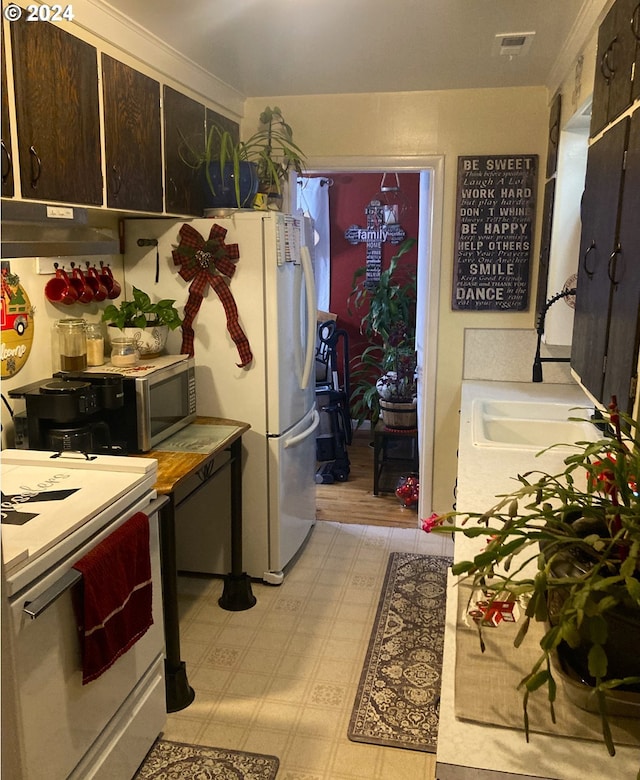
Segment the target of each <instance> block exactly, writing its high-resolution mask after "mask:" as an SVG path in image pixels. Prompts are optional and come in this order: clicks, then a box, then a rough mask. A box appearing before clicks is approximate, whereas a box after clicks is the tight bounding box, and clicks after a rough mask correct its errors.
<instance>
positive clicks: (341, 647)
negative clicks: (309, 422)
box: [163, 521, 451, 780]
mask: <svg viewBox="0 0 640 780" xmlns="http://www.w3.org/2000/svg"><path fill="white" fill-rule="evenodd" d="M396 551H398V552H416V553H423V554H428V555H450V554H451V543H450V540H449V539H447V538H446V537H443V536H439V535H436V534H433V535H429V534H425V533H424V532H422V531H419V530H417V529H405V528H389V527H382V526H363V525H351V524H341V523H333V522H325V521H320V522H317V523H316V525H315V527H314V530H313V533H312V534H311V537H310V539H309V541H308V543H307V545H306V547H305V548H304V550H303V552H302V555H301V556H300V557H299V559H298V560H297V562H296V563H295V564H294V566H293V567H292V569H291V570H290V572H289V573H288V574H287V576H286V577H285V580H284V582H283V584H282V585H280V586H270V585H264V584H261V583H253V584H252V590H253V594H254V595H255V596H256V599H257V603H256V605H255V606H254V607H252V608H251V609H249V610H246V611H243V612H228V611H225V610H223V609H221V608H220V607H219V606H218V603H217V600H218V597H219V595H220V593H221V592H222V581H221V580H220V579H215V578H208V577H199V576H192V575H188V576H187V575H185V576H180V577H179V586H178V587H179V601H180V615H181V616H180V629H181V654H182V659H183V660H184V661H185V662H186V666H187V675H188V678H189V682H190V684H191V686H192V687H193V688H194V690H195V691H196V697H195V700H194V702H193V703H192V704H191V705H190V706H189V707H187V708H186V709H184V710H182V711H180V712H176V713H173V714H170V715H168V717H167V723H166V728H165V731H164V734H163V737H164V738H165V739H170V740H176V741H180V742H188V743H191V744H198V745H210V746H214V747H221V748H228V749H233V750H245V751H249V752H252V753H267V754H269V755H275V756H277V757H278V758H279V759H280V769H279V772H278V780H433V778H434V777H435V755H434V754H432V753H422V752H418V751H413V750H403V749H400V748H388V747H380V746H377V745H365V744H360V743H355V742H351V741H350V740H349V739H348V738H347V726H348V723H349V718H350V715H351V710H352V707H353V703H354V700H355V696H356V690H357V687H358V682H359V679H360V674H361V672H362V668H363V663H364V658H365V654H366V650H367V646H368V643H369V637H370V634H371V630H372V627H373V621H374V617H375V614H376V608H377V605H378V600H379V597H380V593H381V590H382V584H383V580H384V575H385V572H386V569H387V563H388V559H389V554H390V553H391V552H396ZM443 609H444V604H443Z"/></svg>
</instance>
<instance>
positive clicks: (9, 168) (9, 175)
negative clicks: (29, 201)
mask: <svg viewBox="0 0 640 780" xmlns="http://www.w3.org/2000/svg"><path fill="white" fill-rule="evenodd" d="M0 99H1V100H2V140H1V141H0V154H1V155H2V160H1V164H2V195H3V196H4V197H7V198H10V197H12V196H13V192H14V183H13V159H12V157H11V124H10V122H9V100H8V98H7V61H6V57H5V53H4V46H3V47H2V94H1V95H0Z"/></svg>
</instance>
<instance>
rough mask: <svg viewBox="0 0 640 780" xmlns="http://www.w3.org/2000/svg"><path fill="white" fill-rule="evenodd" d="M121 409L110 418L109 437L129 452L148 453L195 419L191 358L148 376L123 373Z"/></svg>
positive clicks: (193, 371) (193, 367) (193, 369)
mask: <svg viewBox="0 0 640 780" xmlns="http://www.w3.org/2000/svg"><path fill="white" fill-rule="evenodd" d="M122 385H123V390H124V405H123V408H122V410H121V412H122V413H121V414H119V415H114V416H112V419H111V420H110V423H109V427H110V428H111V437H112V439H115V440H118V439H119V440H124V441H125V442H126V447H127V450H128V451H129V452H148V451H149V450H152V449H153V448H154V447H155V446H156V445H157V444H159V443H160V442H161V441H164V439H166V438H168V437H169V436H171V435H172V434H173V433H175V432H176V431H179V430H180V429H181V428H185V427H186V426H187V425H189V423H191V422H193V420H195V418H196V377H195V365H194V360H193V358H187V359H185V360H180V361H178V362H175V363H172V364H170V365H166V366H163V367H160V368H157V369H156V370H154V371H151V372H150V373H148V374H142V375H135V374H130V373H125V372H123V377H122Z"/></svg>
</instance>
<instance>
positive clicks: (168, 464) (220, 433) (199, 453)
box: [139, 417, 251, 495]
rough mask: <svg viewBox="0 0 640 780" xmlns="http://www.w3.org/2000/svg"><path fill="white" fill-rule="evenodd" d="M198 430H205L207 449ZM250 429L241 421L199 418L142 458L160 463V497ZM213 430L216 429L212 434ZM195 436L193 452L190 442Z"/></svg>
mask: <svg viewBox="0 0 640 780" xmlns="http://www.w3.org/2000/svg"><path fill="white" fill-rule="evenodd" d="M199 426H206V446H205V447H203V446H202V442H200V441H199V437H198V436H197V431H198V427H199ZM250 427H251V426H250V425H249V424H248V423H245V422H240V421H238V420H227V419H224V418H222V417H197V418H196V420H195V421H194V422H193V423H191V425H188V426H187V427H186V428H183V429H182V430H181V431H178V433H176V434H174V435H173V436H170V437H169V438H168V439H165V440H164V441H162V442H160V444H158V445H157V446H156V448H155V449H153V450H150V451H149V452H145V453H143V454H142V455H140V456H139V457H143V458H154V459H155V460H157V461H158V477H157V481H156V483H155V485H154V487H155V489H156V490H157V491H158V493H160V494H162V495H166V494H169V493H171V492H172V491H173V490H175V488H176V487H177V486H178V485H179V484H180V482H181V480H183V479H185V478H186V477H188V476H189V475H190V474H192V473H193V472H194V471H195V470H196V469H197V468H198V467H199V466H200V465H201V464H202V463H204V461H205V460H207V459H208V458H210V457H212V456H215V455H216V454H217V453H219V452H222V451H223V450H224V449H226V448H227V447H229V446H230V445H231V444H233V442H234V441H236V440H237V439H238V438H239V437H240V436H242V435H243V434H244V433H245V432H246V431H248V430H249V428H250ZM212 429H215V430H214V431H213V434H212ZM192 434H195V436H193V446H191V448H190V443H189V438H190V437H191V435H192Z"/></svg>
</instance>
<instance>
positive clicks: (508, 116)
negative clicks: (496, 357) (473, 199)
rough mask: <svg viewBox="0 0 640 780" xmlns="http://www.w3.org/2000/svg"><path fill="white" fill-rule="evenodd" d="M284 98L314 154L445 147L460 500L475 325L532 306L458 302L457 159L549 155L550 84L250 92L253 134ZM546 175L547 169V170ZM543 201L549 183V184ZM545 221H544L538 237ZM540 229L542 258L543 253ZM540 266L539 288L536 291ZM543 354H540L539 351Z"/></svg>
mask: <svg viewBox="0 0 640 780" xmlns="http://www.w3.org/2000/svg"><path fill="white" fill-rule="evenodd" d="M274 104H276V105H279V106H280V108H281V109H282V111H283V113H284V115H285V117H286V119H287V121H288V122H289V123H290V124H291V125H292V127H293V128H294V132H295V137H296V140H297V141H298V143H299V144H300V146H301V148H302V149H303V150H304V151H305V153H306V154H307V155H308V157H309V158H310V161H311V163H312V162H313V158H322V157H328V156H331V157H332V158H334V159H335V158H338V157H340V156H344V157H359V158H362V159H366V160H367V161H368V162H373V161H375V158H376V157H387V158H388V157H394V156H397V157H398V158H407V157H416V156H428V155H442V156H444V171H445V173H444V179H445V181H444V204H443V205H444V211H443V233H442V252H441V256H440V257H439V258H435V260H436V261H438V262H439V263H440V266H441V277H440V311H439V327H438V334H439V335H438V361H437V383H436V425H435V439H436V440H435V459H434V508H435V509H436V510H437V511H445V510H447V509H449V508H450V507H451V503H452V496H453V486H454V483H455V475H456V471H457V462H456V443H457V438H458V410H459V403H460V383H461V381H462V376H463V353H464V333H465V329H467V328H501V329H510V328H516V329H531V328H533V326H534V322H533V314H532V312H531V311H527V312H523V313H505V314H494V313H475V314H474V313H467V312H459V311H452V310H451V303H450V302H451V287H452V274H453V249H454V243H453V242H454V227H455V199H456V175H457V158H458V156H459V155H468V154H538V155H539V156H540V164H541V165H543V164H544V161H545V158H546V140H547V125H548V95H547V91H546V90H545V89H542V88H529V89H493V90H455V91H446V92H419V93H394V94H363V95H339V96H336V95H320V96H308V97H276V98H267V99H263V98H261V99H250V100H248V101H247V102H246V105H245V119H244V122H243V133H247V134H248V133H251V132H252V130H253V128H254V127H255V126H256V124H257V120H258V116H259V114H260V112H261V111H262V110H263V108H264V106H265V105H274ZM539 182H540V184H541V185H542V184H543V181H542V177H540V179H539ZM538 197H539V203H541V201H542V186H541V187H540V188H539V194H538ZM538 235H539V229H538V228H536V236H538ZM538 240H539V239H538V238H537V239H536V244H535V247H534V252H533V254H532V260H533V262H532V265H534V266H535V265H536V263H535V259H536V258H537V253H538V248H537V247H538ZM535 284H536V277H535V273H534V274H533V277H532V279H531V290H532V291H534V290H535ZM531 358H532V359H533V354H532V355H531Z"/></svg>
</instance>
